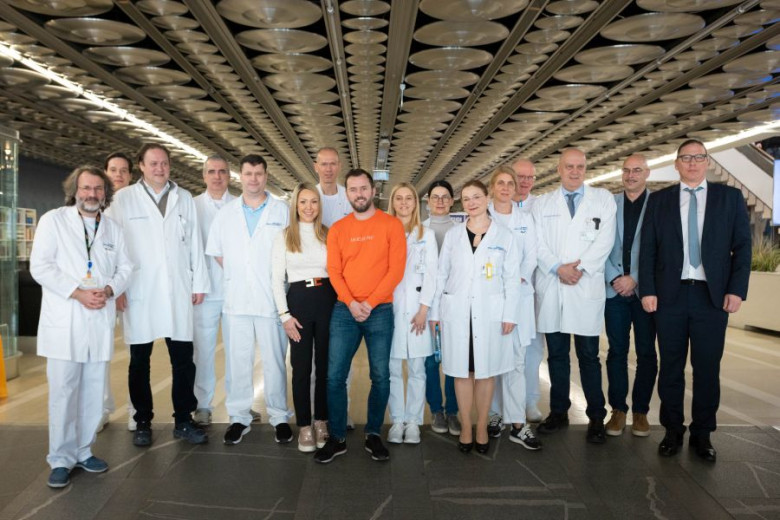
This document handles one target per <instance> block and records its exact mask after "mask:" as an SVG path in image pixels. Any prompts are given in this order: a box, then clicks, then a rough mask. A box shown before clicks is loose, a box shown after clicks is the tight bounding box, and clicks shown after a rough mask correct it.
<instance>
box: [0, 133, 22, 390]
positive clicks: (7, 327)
mask: <svg viewBox="0 0 780 520" xmlns="http://www.w3.org/2000/svg"><path fill="white" fill-rule="evenodd" d="M18 147H19V134H18V133H17V132H16V131H14V130H11V129H5V128H3V127H0V336H1V337H2V339H3V358H5V360H6V373H7V376H8V377H9V378H11V377H15V376H16V375H17V369H16V359H17V357H18V353H17V344H16V341H17V323H18V308H19V302H18V298H19V296H18V289H17V283H18V282H17V251H16V244H17V241H16V238H17V237H16V235H17V225H16V224H17V222H16V221H17V215H16V189H17V184H16V183H17V178H18V173H17V153H18ZM9 361H10V362H9Z"/></svg>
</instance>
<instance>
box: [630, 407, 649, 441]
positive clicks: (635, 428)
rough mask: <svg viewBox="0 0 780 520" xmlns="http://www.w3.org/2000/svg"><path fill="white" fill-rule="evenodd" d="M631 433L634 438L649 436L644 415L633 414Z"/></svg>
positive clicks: (645, 415)
mask: <svg viewBox="0 0 780 520" xmlns="http://www.w3.org/2000/svg"><path fill="white" fill-rule="evenodd" d="M631 433H632V434H634V435H635V436H636V437H647V436H649V435H650V423H648V422H647V414H646V413H634V418H633V420H632V423H631Z"/></svg>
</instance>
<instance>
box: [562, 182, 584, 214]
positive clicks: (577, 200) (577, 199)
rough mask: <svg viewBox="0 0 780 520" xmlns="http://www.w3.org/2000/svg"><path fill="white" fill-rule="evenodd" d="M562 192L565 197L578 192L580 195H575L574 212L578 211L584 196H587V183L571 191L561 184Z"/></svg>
mask: <svg viewBox="0 0 780 520" xmlns="http://www.w3.org/2000/svg"><path fill="white" fill-rule="evenodd" d="M561 193H563V197H564V198H566V195H569V194H571V193H576V194H577V195H578V196H577V197H574V213H577V208H579V207H580V202H582V198H583V197H584V196H585V185H584V184H583V185H582V186H580V187H579V188H577V189H576V190H574V191H569V190H567V189H566V188H564V187H563V186H561Z"/></svg>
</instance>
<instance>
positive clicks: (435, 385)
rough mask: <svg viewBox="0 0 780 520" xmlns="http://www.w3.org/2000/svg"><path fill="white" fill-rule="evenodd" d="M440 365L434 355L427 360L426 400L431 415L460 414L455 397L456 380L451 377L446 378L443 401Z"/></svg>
mask: <svg viewBox="0 0 780 520" xmlns="http://www.w3.org/2000/svg"><path fill="white" fill-rule="evenodd" d="M439 365H440V363H437V362H436V359H435V358H434V356H433V354H431V355H430V356H428V357H427V358H425V399H426V400H427V401H428V406H429V407H430V409H431V413H432V414H434V413H439V412H446V414H447V415H455V414H457V413H458V400H457V398H456V397H455V380H454V379H453V378H452V377H450V376H444V398H445V399H446V401H445V402H444V404H442V400H441V376H440V375H439Z"/></svg>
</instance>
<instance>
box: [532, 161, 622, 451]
mask: <svg viewBox="0 0 780 520" xmlns="http://www.w3.org/2000/svg"><path fill="white" fill-rule="evenodd" d="M585 171H586V159H585V154H584V153H583V152H582V151H580V150H578V149H576V148H568V149H566V150H564V151H563V152H562V153H561V157H560V159H559V161H558V174H559V175H560V176H561V187H560V189H556V190H553V191H551V192H549V193H546V194H544V195H542V196H541V197H539V198H538V199H537V200H536V201H535V202H534V206H533V209H532V213H533V216H534V223H535V224H536V230H537V237H538V243H539V251H538V254H537V262H538V263H537V269H536V273H535V288H536V294H537V297H538V300H537V303H538V308H537V330H538V331H539V332H542V333H544V334H545V337H546V339H547V353H548V354H547V364H548V368H549V371H550V415H549V416H547V418H546V419H545V420H544V422H542V423H541V424H540V425H539V428H538V429H537V431H538V432H541V433H552V432H556V431H558V430H559V429H560V428H562V427H564V426H566V425H568V424H569V418H568V410H569V408H570V407H571V401H570V400H569V386H570V381H569V380H570V375H571V366H570V358H569V352H570V349H571V335H572V334H573V335H574V347H575V350H576V352H577V359H578V360H579V366H580V380H581V382H582V389H583V391H584V392H585V399H586V401H587V409H586V414H587V416H588V419H589V420H590V422H589V424H588V432H587V435H586V440H587V441H588V442H590V443H594V444H602V443H604V442H605V440H606V434H605V432H604V417H605V416H606V414H607V412H606V409H605V408H604V392H603V391H602V388H601V362H600V361H599V335H600V334H601V331H602V329H603V327H604V301H605V299H606V293H605V290H604V264H605V262H606V260H607V256H608V255H609V252H610V251H611V250H612V245H613V243H614V241H615V199H614V197H613V196H612V194H611V193H610V192H609V191H607V190H605V189H601V188H591V187H590V186H585V185H584V181H585Z"/></svg>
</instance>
